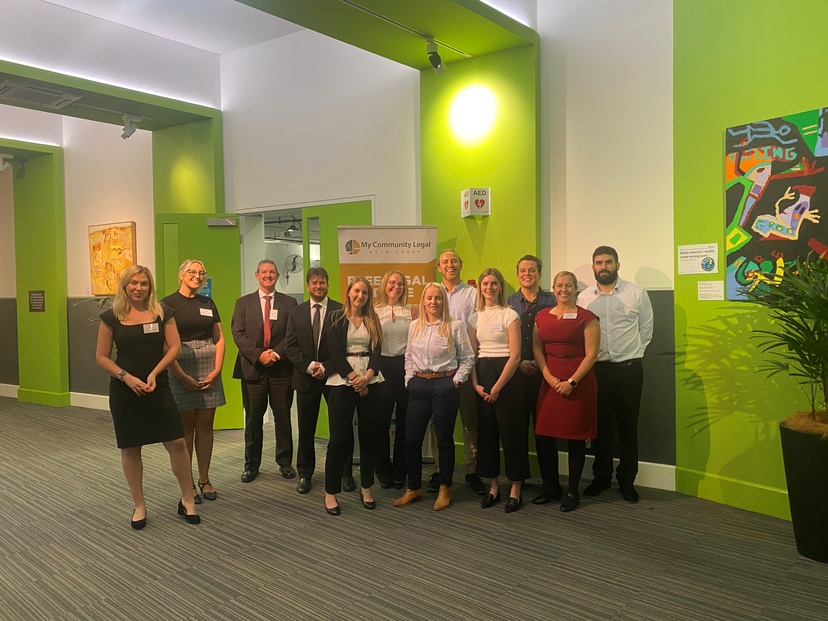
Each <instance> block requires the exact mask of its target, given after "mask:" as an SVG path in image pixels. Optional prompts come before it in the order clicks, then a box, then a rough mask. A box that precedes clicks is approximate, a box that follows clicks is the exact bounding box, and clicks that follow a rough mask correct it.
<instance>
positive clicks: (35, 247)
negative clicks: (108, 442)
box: [14, 145, 70, 406]
mask: <svg viewBox="0 0 828 621" xmlns="http://www.w3.org/2000/svg"><path fill="white" fill-rule="evenodd" d="M29 147H30V148H34V149H36V150H40V151H42V153H43V154H42V155H39V156H37V157H33V158H31V159H29V160H28V161H27V162H26V163H25V171H22V170H21V166H22V165H21V164H19V163H15V164H14V171H15V179H14V244H15V262H16V270H15V271H16V294H17V336H18V343H20V347H19V348H18V364H19V372H20V383H19V389H18V399H19V400H20V401H24V402H29V403H42V404H44V405H52V406H62V405H69V403H70V397H69V359H68V355H67V351H68V337H67V320H66V235H65V232H64V228H65V227H64V224H65V215H64V204H63V152H62V151H61V149H59V148H56V147H46V146H43V147H41V146H40V145H29ZM31 292H42V294H43V298H44V309H45V310H44V311H43V312H30V310H29V296H30V293H31Z"/></svg>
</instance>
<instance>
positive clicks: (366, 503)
mask: <svg viewBox="0 0 828 621" xmlns="http://www.w3.org/2000/svg"><path fill="white" fill-rule="evenodd" d="M359 499H360V500H361V501H362V506H363V507H365V508H366V509H368V510H369V511H373V510H374V509H376V508H377V501H376V500H365V496H363V495H362V490H360V492H359Z"/></svg>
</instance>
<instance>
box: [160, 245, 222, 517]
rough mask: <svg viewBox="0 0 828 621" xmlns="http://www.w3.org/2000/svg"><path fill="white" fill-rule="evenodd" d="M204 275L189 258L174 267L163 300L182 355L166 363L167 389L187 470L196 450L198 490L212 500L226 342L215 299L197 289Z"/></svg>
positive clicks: (201, 283) (201, 284)
mask: <svg viewBox="0 0 828 621" xmlns="http://www.w3.org/2000/svg"><path fill="white" fill-rule="evenodd" d="M205 278H207V272H206V271H205V269H204V264H203V263H202V262H201V261H195V260H193V259H187V260H186V261H184V263H182V264H181V267H180V268H179V270H178V291H177V292H175V293H173V294H172V295H168V296H167V297H166V298H164V299H163V300H161V303H162V304H166V305H167V306H169V307H170V308H172V309H174V310H175V323H176V325H177V326H178V334H179V336H180V337H181V355H180V356H179V357H178V360H175V361H173V363H172V364H171V365H170V371H172V377H171V378H170V389H171V390H172V393H173V397H174V398H175V403H176V404H177V405H178V410H179V412H181V422H182V423H183V424H184V439H185V441H186V442H187V451H188V452H189V454H190V471H191V472H192V463H193V448H195V454H196V459H197V462H198V487H199V490H200V491H201V493H202V494H203V495H204V498H205V499H206V500H215V499H216V498H217V497H218V493H217V492H216V488H214V487H213V484H212V483H210V460H211V459H212V456H213V419H214V418H215V415H216V408H217V407H218V406H221V405H224V404H225V403H226V401H225V399H224V387H223V386H222V384H221V367H222V365H223V364H224V347H225V342H224V335H223V334H222V331H221V318H220V317H219V312H218V308H216V304H215V302H213V300H212V299H210V298H208V297H206V296H203V295H199V293H198V291H199V289H201V287H202V286H203V285H204V279H205ZM193 490H195V482H193ZM195 503H196V504H200V503H201V496H199V494H198V492H196V493H195Z"/></svg>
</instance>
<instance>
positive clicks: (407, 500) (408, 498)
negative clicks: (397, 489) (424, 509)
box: [394, 487, 423, 507]
mask: <svg viewBox="0 0 828 621" xmlns="http://www.w3.org/2000/svg"><path fill="white" fill-rule="evenodd" d="M422 496H423V488H422V487H421V488H420V489H407V490H405V494H403V495H402V496H400V497H399V498H397V500H395V501H394V506H395V507H407V506H408V505H410V504H411V503H412V502H414V501H415V500H417V499H419V498H422Z"/></svg>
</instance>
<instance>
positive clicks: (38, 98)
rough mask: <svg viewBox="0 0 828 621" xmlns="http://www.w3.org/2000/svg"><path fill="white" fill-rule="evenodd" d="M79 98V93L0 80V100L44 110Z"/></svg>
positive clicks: (61, 106)
mask: <svg viewBox="0 0 828 621" xmlns="http://www.w3.org/2000/svg"><path fill="white" fill-rule="evenodd" d="M80 98H81V96H80V95H72V94H70V93H62V92H60V91H56V90H52V89H49V88H41V87H39V86H32V85H31V84H25V83H23V82H13V81H12V80H5V81H4V82H0V101H4V102H8V103H11V104H21V105H25V106H37V107H39V108H44V109H46V110H60V109H61V108H63V107H64V106H68V105H69V104H70V103H72V102H74V101H77V100H78V99H80Z"/></svg>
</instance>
